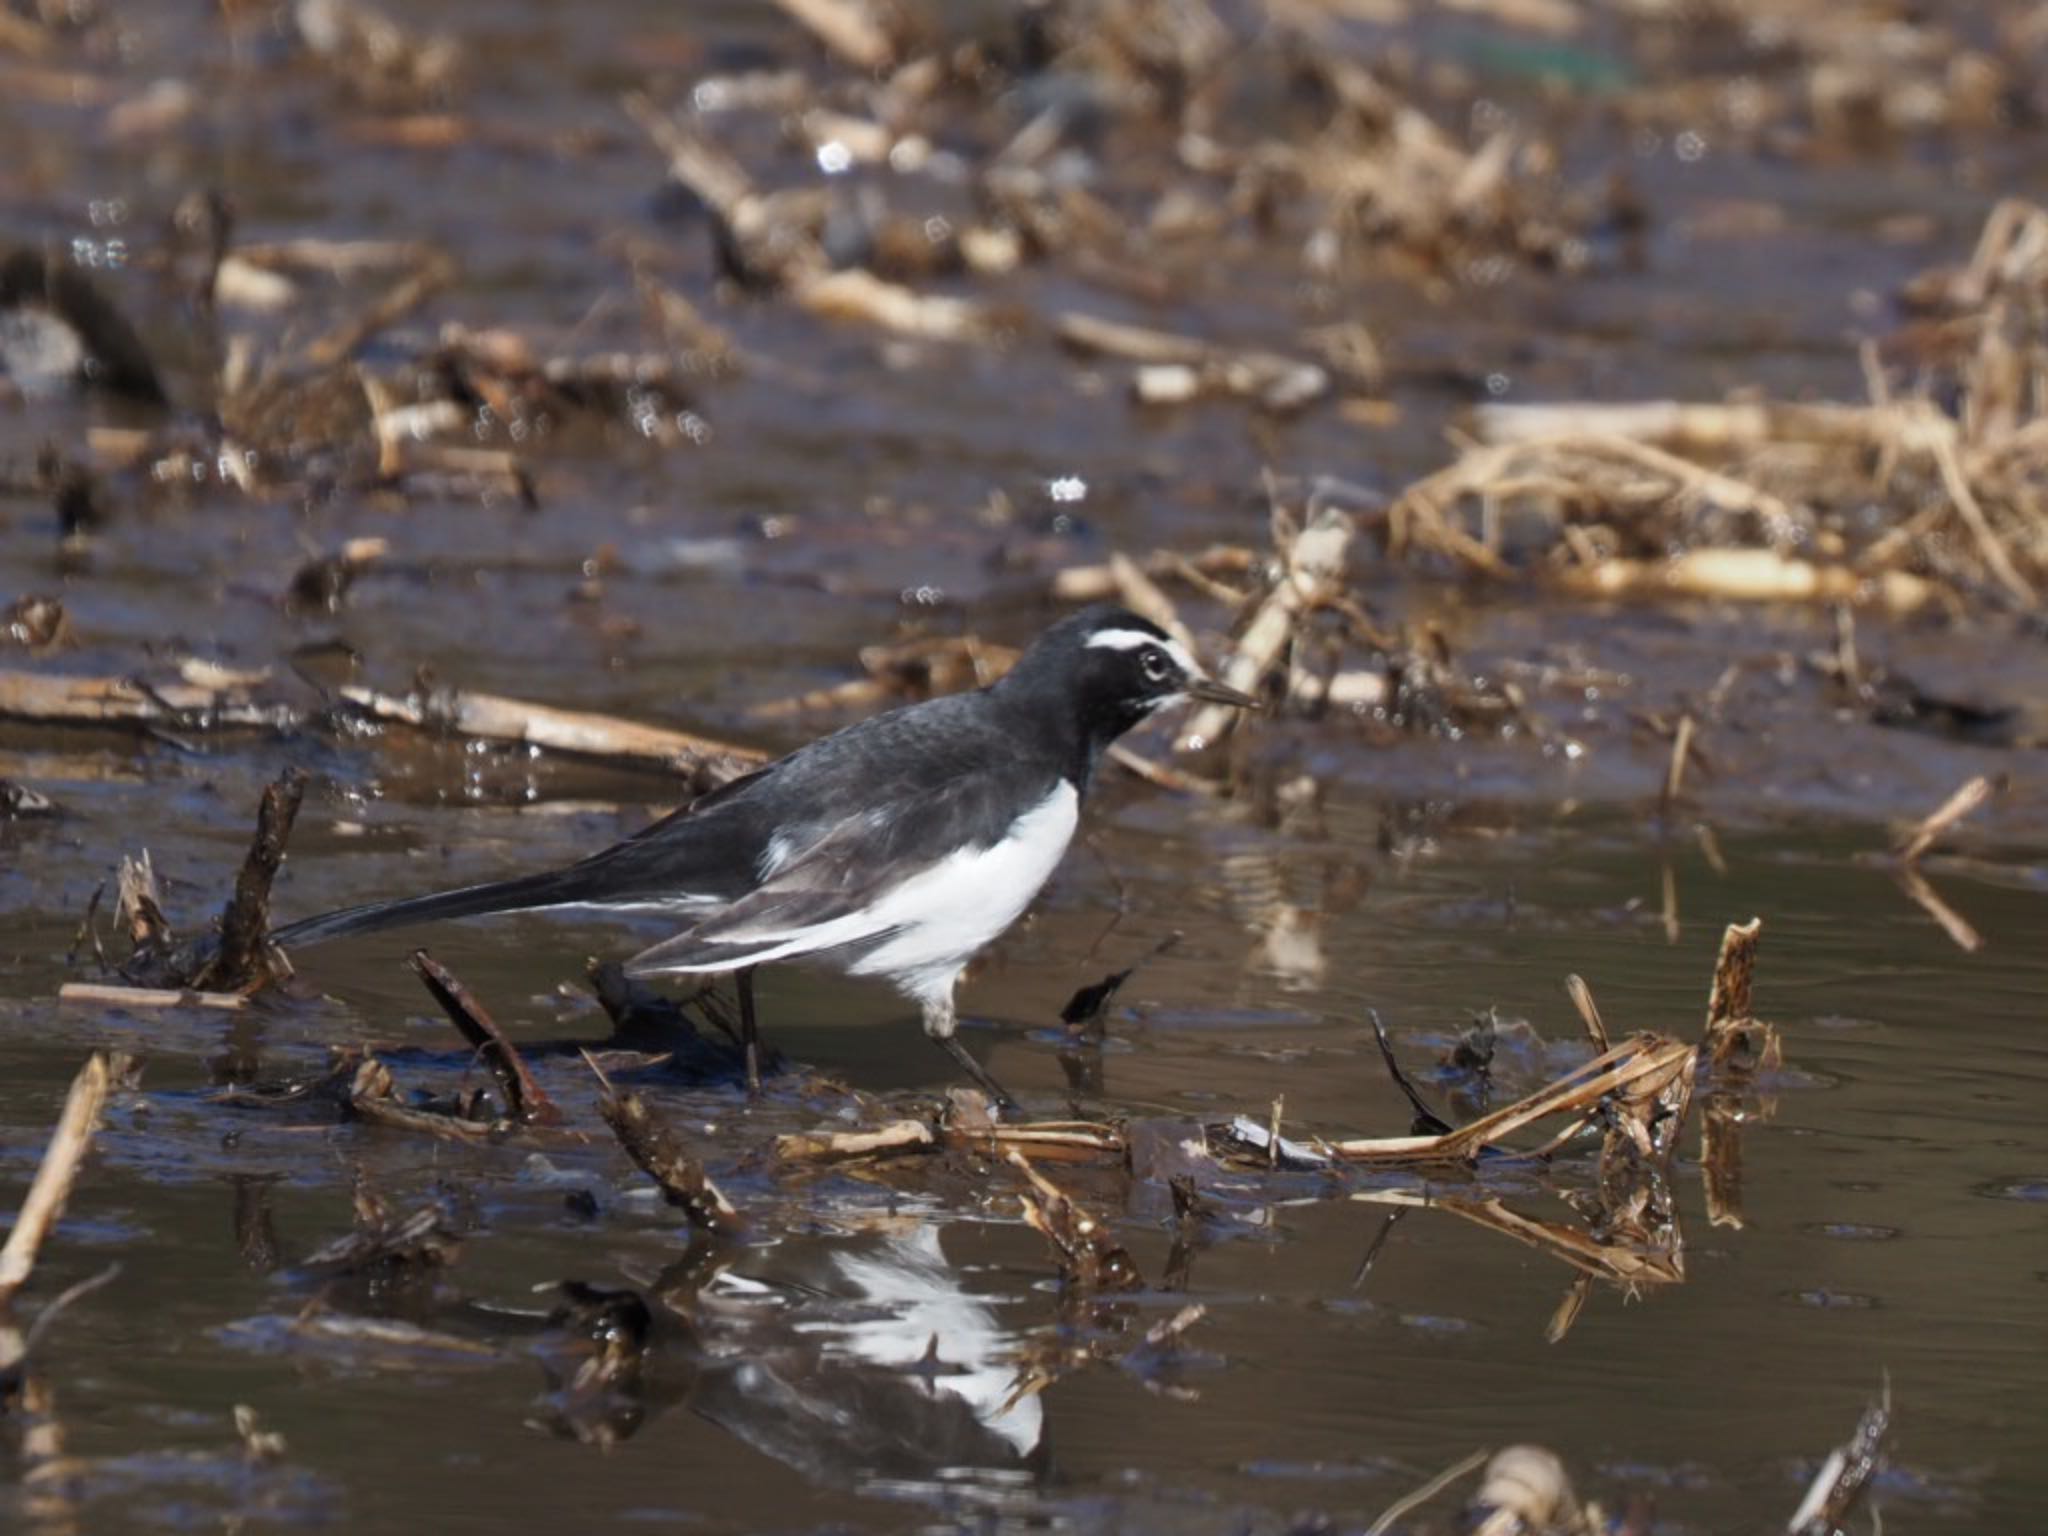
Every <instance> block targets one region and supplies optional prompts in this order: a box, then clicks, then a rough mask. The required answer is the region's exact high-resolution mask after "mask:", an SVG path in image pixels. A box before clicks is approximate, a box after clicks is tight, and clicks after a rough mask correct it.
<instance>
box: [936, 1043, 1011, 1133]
mask: <svg viewBox="0 0 2048 1536" xmlns="http://www.w3.org/2000/svg"><path fill="white" fill-rule="evenodd" d="M932 1038H933V1039H934V1040H936V1041H938V1043H939V1044H940V1045H942V1046H944V1047H945V1048H946V1054H947V1055H949V1056H951V1057H952V1058H953V1060H954V1061H956V1062H958V1063H959V1064H960V1070H961V1071H963V1072H965V1073H966V1074H967V1075H968V1076H969V1077H971V1078H973V1079H974V1083H975V1086H976V1087H978V1088H979V1089H981V1091H982V1092H983V1093H985V1094H987V1095H988V1096H989V1098H990V1099H992V1100H993V1101H994V1102H995V1106H996V1108H997V1109H999V1110H1001V1111H1002V1112H1003V1113H1004V1114H1006V1115H1014V1114H1016V1113H1018V1104H1017V1101H1016V1100H1015V1099H1013V1098H1011V1097H1010V1092H1009V1090H1008V1089H1007V1088H1005V1087H1004V1086H1003V1085H1002V1084H1001V1083H999V1082H997V1081H996V1080H995V1077H994V1076H993V1075H992V1074H991V1073H990V1072H989V1070H988V1068H987V1067H984V1066H983V1065H982V1064H981V1063H980V1062H978V1061H976V1060H975V1059H974V1055H973V1053H972V1052H970V1051H969V1050H968V1049H967V1047H966V1046H964V1045H962V1044H961V1043H960V1042H959V1041H958V1040H956V1039H955V1038H954V1037H953V1036H951V1035H934V1036H933V1037H932Z"/></svg>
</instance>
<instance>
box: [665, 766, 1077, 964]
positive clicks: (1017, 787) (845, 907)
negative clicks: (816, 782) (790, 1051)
mask: <svg viewBox="0 0 2048 1536" xmlns="http://www.w3.org/2000/svg"><path fill="white" fill-rule="evenodd" d="M1059 783H1060V779H1059V775H1058V774H1057V773H1056V772H1054V771H1052V770H1050V769H1048V768H1045V767H1042V766H1036V765H1028V764H1021V763H1015V762H1011V763H999V764H996V765H991V764H989V763H988V762H986V761H984V762H983V763H981V764H980V765H978V767H977V768H976V769H975V770H974V771H970V772H965V773H962V774H959V775H957V776H956V777H953V778H951V779H949V780H944V781H941V782H938V783H933V782H932V781H931V779H930V778H929V776H928V775H927V774H926V773H923V772H912V773H908V774H899V775H896V776H894V777H890V778H885V779H883V781H882V782H880V783H875V782H870V783H868V785H867V786H866V790H867V793H866V795H865V796H864V798H863V800H862V803H861V805H860V808H859V809H857V810H849V811H848V813H847V814H845V815H843V816H841V817H840V818H839V819H838V820H837V821H834V822H831V823H830V824H827V825H823V826H818V825H815V824H813V825H811V826H807V827H806V828H804V829H803V832H802V834H801V835H802V836H803V839H804V840H803V842H802V844H801V846H789V847H787V848H779V849H776V850H775V852H776V853H777V854H778V856H779V857H778V861H777V862H776V863H775V865H774V867H773V869H772V870H770V871H768V872H766V873H767V878H765V879H764V880H763V881H762V882H761V883H760V885H758V886H757V887H756V888H755V889H754V890H752V891H750V892H749V893H747V894H746V895H744V896H742V897H740V898H739V899H738V900H737V901H734V902H733V903H731V904H730V905H729V906H726V907H724V908H722V909H721V910H719V911H717V912H716V913H714V914H712V915H709V916H707V917H706V918H705V919H704V920H703V921H701V922H698V923H696V924H694V925H692V926H691V927H690V928H688V929H686V930H685V931H683V932H682V933H679V934H677V935H676V936H675V937H674V938H671V939H668V940H665V941H664V942H662V943H660V944H657V945H655V946H653V947H652V948H651V949H647V950H644V951H643V952H641V953H640V954H638V955H635V956H634V957H633V958H632V959H631V960H630V961H628V962H627V965H626V971H627V974H629V975H637V976H646V975H654V974H659V973H662V972H675V971H710V970H732V969H736V968H738V967H740V966H743V965H753V964H758V963H760V962H762V961H765V960H771V959H776V960H779V959H788V958H793V957H795V956H797V955H807V954H818V953H823V952H826V951H830V950H845V949H854V948H864V947H867V946H870V945H873V944H877V943H880V942H881V941H883V940H885V939H886V938H888V937H889V936H890V935H891V934H892V933H893V932H895V931H896V928H897V925H898V923H899V922H900V920H901V918H900V915H892V914H891V912H890V910H889V909H888V907H887V906H886V905H885V903H886V901H887V898H888V897H889V895H890V893H891V892H892V891H895V890H897V889H899V888H900V887H902V886H903V885H904V884H905V883H906V882H908V881H911V880H915V879H916V878H918V877H919V876H921V875H925V874H928V873H929V872H931V871H932V870H934V869H935V868H936V867H938V866H939V865H940V864H942V863H944V861H946V860H947V859H949V858H952V857H953V856H955V855H956V854H959V853H962V852H963V851H969V852H971V851H974V850H979V849H986V848H989V847H993V846H994V845H995V844H997V843H999V842H1001V841H1002V840H1003V838H1004V837H1005V836H1007V835H1008V834H1009V832H1010V829H1011V827H1012V826H1013V825H1014V824H1015V823H1016V821H1017V819H1018V817H1019V816H1020V815H1022V814H1024V813H1025V812H1027V811H1030V810H1032V809H1034V808H1036V807H1037V806H1039V805H1041V804H1042V803H1043V802H1044V801H1045V799H1046V797H1047V796H1049V795H1051V794H1052V793H1054V791H1055V790H1056V789H1057V788H1058V785H1059Z"/></svg>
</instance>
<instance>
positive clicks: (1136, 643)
mask: <svg viewBox="0 0 2048 1536" xmlns="http://www.w3.org/2000/svg"><path fill="white" fill-rule="evenodd" d="M997 686H998V688H999V689H1000V690H1001V692H1002V694H1003V695H1004V696H1005V697H1006V699H1008V700H1010V701H1013V702H1015V703H1017V704H1019V705H1022V706H1024V707H1025V708H1027V709H1028V710H1030V712H1031V713H1033V714H1034V715H1036V716H1037V717H1038V718H1039V719H1040V720H1041V721H1042V722H1044V723H1045V725H1046V726H1048V727H1049V726H1051V725H1052V724H1053V723H1054V722H1058V724H1059V725H1060V726H1061V727H1063V728H1064V730H1063V733H1064V734H1071V735H1072V736H1074V737H1075V738H1076V740H1075V741H1074V745H1075V746H1076V747H1077V748H1078V750H1079V751H1080V752H1081V753H1082V754H1083V756H1084V763H1085V768H1087V769H1092V768H1093V767H1094V763H1095V759H1096V758H1097V757H1099V756H1100V755H1101V753H1102V750H1103V749H1104V748H1105V747H1107V746H1108V745H1109V744H1110V743H1111V742H1112V741H1115V740H1116V738H1117V737H1119V736H1121V735H1123V733H1124V732H1125V731H1128V730H1130V729H1131V728H1132V727H1133V726H1135V725H1138V724H1140V723H1141V722H1143V721H1145V720H1147V719H1149V718H1150V717H1151V716H1153V715H1155V714H1157V713H1158V712H1159V711H1160V710H1163V709H1170V708H1171V707H1173V706H1174V705H1176V704H1185V703H1187V702H1189V701H1191V700H1196V699H1202V700H1213V701H1215V702H1217V703H1224V704H1234V705H1237V706H1240V707H1244V706H1249V705H1250V704H1251V703H1252V701H1251V700H1250V699H1248V698H1246V697H1245V696H1244V695H1243V694H1241V693H1239V692H1237V691H1236V690H1235V689H1232V688H1226V687H1225V686H1224V685H1223V684H1221V683H1218V682H1216V681H1214V680H1213V679H1212V678H1210V677H1209V676H1208V675H1207V674H1206V673H1204V672H1203V671H1202V669H1201V666H1200V664H1199V663H1197V662H1196V660H1195V658H1194V657H1193V656H1191V655H1189V654H1188V649H1187V647H1186V646H1184V645H1183V644H1181V642H1180V641H1178V640H1176V639H1174V638H1173V636H1171V635H1169V634H1168V633H1167V632H1166V631H1165V630H1163V629H1161V628H1160V627H1159V626H1158V625H1157V624H1154V623H1153V622H1152V621H1151V620H1150V619H1145V618H1140V617H1139V616H1138V615H1137V614H1135V613H1132V612H1131V611H1130V610H1128V609H1125V608H1117V607H1113V606H1110V605H1107V604H1105V605H1102V606H1100V607H1095V608H1089V609H1086V610H1085V611H1083V612H1081V613H1077V614H1075V615H1074V616H1073V617H1072V618H1068V619H1062V620H1061V621H1060V622H1059V623H1057V624H1055V625H1053V627H1052V628H1051V629H1048V630H1047V631H1046V632H1045V633H1044V634H1042V635H1040V636H1039V637H1038V640H1037V641H1036V643H1034V644H1033V645H1032V647H1031V649H1030V650H1028V651H1026V652H1025V653H1024V655H1023V656H1022V657H1021V658H1019V660H1018V662H1017V665H1016V666H1015V667H1013V668H1012V669H1011V670H1010V673H1009V675H1008V676H1007V677H1005V678H1004V679H1003V681H1002V682H1001V683H1000V684H998V685H997Z"/></svg>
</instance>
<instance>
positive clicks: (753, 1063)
mask: <svg viewBox="0 0 2048 1536" xmlns="http://www.w3.org/2000/svg"><path fill="white" fill-rule="evenodd" d="M733 983H734V985H735V986H737V987H738V989H739V994H740V1050H741V1051H743V1052H744V1053H745V1055H746V1058H747V1092H748V1094H749V1095H751V1096H752V1097H754V1098H757V1099H758V1098H759V1097H760V1096H761V1032H760V1030H759V1028H758V1027H757V1026H756V1025H755V1023H754V968H753V967H752V966H751V965H743V966H741V967H740V968H739V970H737V971H736V972H734V973H733Z"/></svg>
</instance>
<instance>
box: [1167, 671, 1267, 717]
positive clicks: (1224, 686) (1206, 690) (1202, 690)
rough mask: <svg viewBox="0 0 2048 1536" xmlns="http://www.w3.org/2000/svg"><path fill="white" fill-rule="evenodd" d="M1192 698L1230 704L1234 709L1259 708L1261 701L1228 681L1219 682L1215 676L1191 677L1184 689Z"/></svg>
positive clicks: (1205, 701) (1203, 701) (1204, 701)
mask: <svg viewBox="0 0 2048 1536" xmlns="http://www.w3.org/2000/svg"><path fill="white" fill-rule="evenodd" d="M1183 691H1184V692H1185V693H1186V694H1187V696H1188V697H1189V698H1191V699H1199V700H1200V701H1201V702H1202V703H1204V704H1228V705H1229V706H1230V707H1231V708H1233V709H1257V708H1258V707H1259V701H1258V700H1257V699H1255V698H1253V697H1252V696H1251V695H1250V694H1248V693H1239V692H1238V691H1237V690H1236V689H1235V688H1233V687H1231V686H1230V685H1229V684H1228V683H1219V682H1217V681H1216V679H1215V678H1213V677H1197V678H1191V679H1190V680H1189V682H1188V685H1187V687H1186V689H1184V690H1183Z"/></svg>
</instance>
